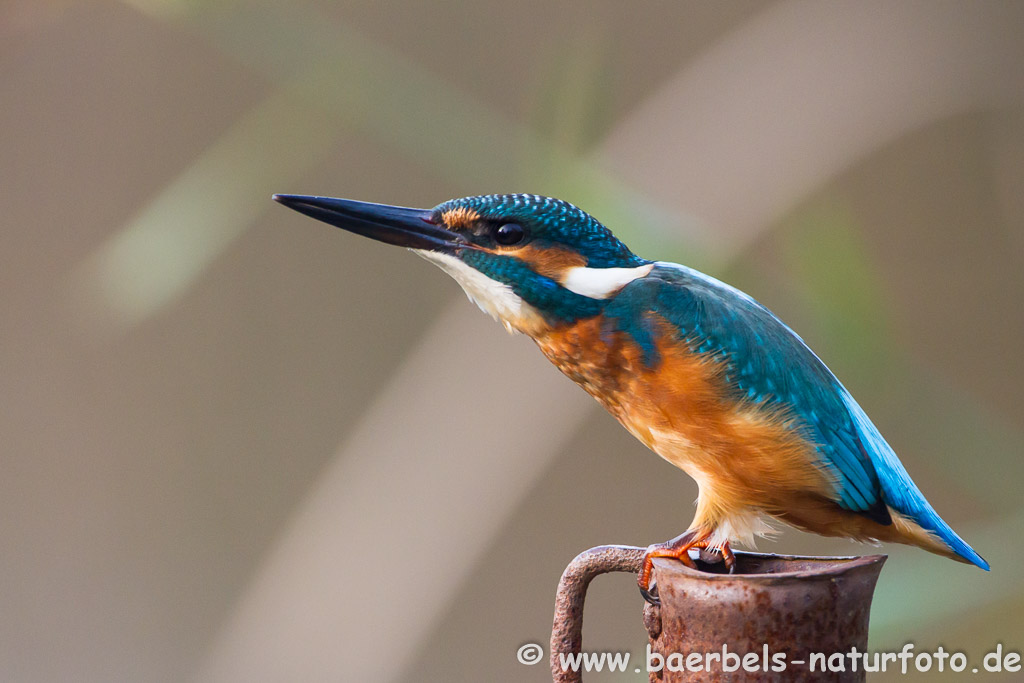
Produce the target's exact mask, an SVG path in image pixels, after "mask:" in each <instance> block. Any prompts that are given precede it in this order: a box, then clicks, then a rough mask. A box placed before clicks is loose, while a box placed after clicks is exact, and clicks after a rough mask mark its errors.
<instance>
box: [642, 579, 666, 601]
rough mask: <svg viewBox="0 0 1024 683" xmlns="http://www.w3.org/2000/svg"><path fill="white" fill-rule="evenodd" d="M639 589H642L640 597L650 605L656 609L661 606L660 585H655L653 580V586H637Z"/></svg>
mask: <svg viewBox="0 0 1024 683" xmlns="http://www.w3.org/2000/svg"><path fill="white" fill-rule="evenodd" d="M637 587H638V588H639V589H640V595H641V597H643V599H644V600H646V601H647V602H648V603H650V604H652V605H654V606H655V607H659V606H661V598H659V597H658V584H657V583H655V582H654V581H653V580H652V581H651V584H650V585H649V586H648V587H647V588H644V587H643V586H637Z"/></svg>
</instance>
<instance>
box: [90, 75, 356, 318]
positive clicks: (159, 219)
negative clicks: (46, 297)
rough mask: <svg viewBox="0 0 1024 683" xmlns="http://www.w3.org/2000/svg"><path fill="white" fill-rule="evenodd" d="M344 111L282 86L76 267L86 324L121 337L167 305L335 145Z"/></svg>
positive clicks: (248, 113)
mask: <svg viewBox="0 0 1024 683" xmlns="http://www.w3.org/2000/svg"><path fill="white" fill-rule="evenodd" d="M340 130H341V125H340V123H339V121H338V119H337V117H334V116H330V115H328V114H327V113H326V112H325V110H324V109H322V108H319V107H316V106H311V105H309V104H308V103H306V102H305V101H303V99H302V98H299V97H296V92H295V90H294V89H293V88H282V89H280V90H278V91H277V92H275V93H274V94H273V95H271V96H270V97H268V98H267V99H266V100H264V101H263V102H262V103H260V104H259V105H258V106H257V107H255V108H254V109H252V110H251V111H249V112H247V113H246V114H245V116H243V117H242V119H241V120H239V121H238V122H237V123H235V124H234V125H233V126H232V128H231V129H230V130H229V131H228V132H227V133H225V134H224V135H223V136H222V137H221V138H220V139H219V140H218V141H217V142H216V143H215V144H213V145H212V146H211V147H209V148H208V149H207V150H206V151H205V152H204V153H203V155H202V156H201V157H200V158H199V159H197V160H196V162H195V163H194V164H192V165H191V166H190V167H189V168H187V169H186V170H185V171H184V172H182V174H181V175H179V176H178V177H177V178H175V179H174V181H173V182H171V183H170V184H169V185H168V186H167V187H166V188H164V190H163V191H162V192H161V193H160V194H159V195H157V196H156V197H155V198H154V199H152V200H151V201H149V202H148V203H147V204H146V205H145V206H143V208H142V209H141V210H140V211H139V213H138V214H136V216H135V217H134V218H133V219H132V220H131V221H130V222H129V223H128V224H127V225H125V226H124V227H122V228H121V229H120V230H119V231H117V232H116V233H114V234H113V235H112V236H111V237H110V238H109V239H108V240H107V241H106V242H105V243H103V244H102V245H101V246H100V247H99V248H98V249H97V250H96V251H95V252H93V253H92V254H90V255H89V256H88V257H87V259H86V260H85V261H83V262H82V263H81V264H80V265H79V266H78V267H77V268H76V270H75V271H73V272H72V273H71V277H70V290H71V292H72V293H73V296H74V297H75V301H76V303H77V308H78V312H79V313H80V314H82V315H83V316H84V318H85V323H86V324H87V325H88V326H89V327H91V328H92V330H93V331H95V332H96V333H97V334H99V335H102V336H110V335H116V334H119V333H121V332H124V331H126V330H128V329H130V328H131V327H133V326H135V325H137V324H139V323H140V322H142V321H144V320H145V319H146V318H147V317H149V316H151V315H154V314H156V313H158V312H159V311H161V310H163V308H164V307H165V306H167V305H168V304H169V303H171V302H172V301H174V300H175V299H177V298H178V297H179V296H181V295H182V294H183V293H184V292H185V291H186V290H187V289H188V288H189V286H190V285H192V283H193V282H195V280H196V278H198V277H200V276H201V275H202V273H203V272H204V271H205V269H206V268H207V267H208V266H209V265H210V263H211V262H212V261H213V260H214V259H216V258H217V256H218V255H219V254H221V253H222V252H223V251H224V249H226V248H228V247H229V246H230V245H231V243H232V242H234V240H236V239H237V238H238V237H239V236H240V235H241V234H242V233H243V232H245V230H246V229H247V228H248V227H249V226H250V225H251V224H252V223H253V221H254V220H255V219H256V218H257V217H258V216H259V215H260V214H262V213H263V211H265V210H266V208H267V206H269V205H271V202H270V194H271V193H272V192H274V191H275V190H279V189H280V188H281V187H285V186H288V185H291V184H293V182H292V181H294V180H296V179H298V178H299V177H301V176H302V174H303V173H305V172H306V171H307V170H308V169H309V168H311V167H312V166H314V165H315V164H317V163H318V162H320V161H322V160H323V159H324V158H325V157H326V156H327V155H328V153H329V152H330V151H331V144H330V141H331V140H333V139H335V137H336V136H337V135H338V133H339V132H340Z"/></svg>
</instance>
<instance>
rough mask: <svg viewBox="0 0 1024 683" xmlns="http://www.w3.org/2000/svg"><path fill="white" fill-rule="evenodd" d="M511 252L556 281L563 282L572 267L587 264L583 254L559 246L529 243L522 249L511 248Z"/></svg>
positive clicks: (531, 267) (534, 270) (536, 270)
mask: <svg viewBox="0 0 1024 683" xmlns="http://www.w3.org/2000/svg"><path fill="white" fill-rule="evenodd" d="M509 253H513V254H515V256H516V258H518V259H521V260H523V261H524V262H526V264H527V265H529V266H530V270H532V271H533V272H535V273H537V274H538V275H543V276H544V277H548V278H551V279H552V280H555V281H556V282H561V281H562V277H563V276H564V275H565V272H566V271H567V270H569V269H570V268H575V267H577V266H585V265H587V259H585V258H584V257H583V256H580V255H579V254H577V253H575V252H572V251H568V250H566V249H560V248H558V247H544V248H541V247H536V246H534V245H532V244H527V245H526V246H525V247H522V248H521V249H515V250H514V251H512V250H510V251H509Z"/></svg>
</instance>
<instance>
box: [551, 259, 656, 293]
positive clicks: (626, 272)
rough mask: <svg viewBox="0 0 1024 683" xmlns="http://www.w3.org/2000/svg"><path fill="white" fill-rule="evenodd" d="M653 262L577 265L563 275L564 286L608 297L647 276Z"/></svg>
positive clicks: (578, 291)
mask: <svg viewBox="0 0 1024 683" xmlns="http://www.w3.org/2000/svg"><path fill="white" fill-rule="evenodd" d="M652 268H654V264H653V263H648V264H647V265H646V266H638V267H636V268H587V267H586V266H575V267H573V268H569V269H568V270H567V271H566V272H565V275H564V276H562V286H563V287H565V288H566V289H568V290H569V291H571V292H576V293H577V294H580V295H582V296H586V297H590V298H591V299H607V298H608V297H610V296H612V295H614V294H616V293H618V291H619V290H620V289H622V288H623V287H625V286H626V285H628V284H629V283H630V282H632V281H633V280H635V279H637V278H639V277H645V276H646V275H647V274H648V273H650V272H651V269H652Z"/></svg>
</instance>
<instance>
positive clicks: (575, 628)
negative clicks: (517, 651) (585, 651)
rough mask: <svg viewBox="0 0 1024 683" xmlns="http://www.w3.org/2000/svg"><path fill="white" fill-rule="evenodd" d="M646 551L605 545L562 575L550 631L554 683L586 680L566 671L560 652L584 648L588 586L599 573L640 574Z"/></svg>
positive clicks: (581, 557)
mask: <svg viewBox="0 0 1024 683" xmlns="http://www.w3.org/2000/svg"><path fill="white" fill-rule="evenodd" d="M645 552H646V551H645V549H644V548H634V547H632V546H625V545H602V546H598V547H596V548H591V549H590V550H585V551H583V552H582V553H580V554H579V555H577V556H576V559H574V560H573V561H572V562H570V563H569V566H568V567H566V568H565V571H564V572H562V579H561V580H560V581H559V582H558V593H557V594H556V596H555V621H554V625H553V626H552V628H551V658H550V659H551V679H552V681H554V683H577V682H578V681H581V680H583V678H582V674H581V673H579V672H576V671H564V670H563V669H562V666H561V661H560V659H559V657H558V655H559V653H573V652H579V651H580V648H582V647H583V602H584V599H585V598H586V595H587V586H588V585H590V582H591V581H592V580H593V579H594V577H595V576H598V575H599V574H606V573H608V572H630V573H633V574H635V573H636V572H638V571H640V563H641V562H642V561H643V557H644V553H645Z"/></svg>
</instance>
